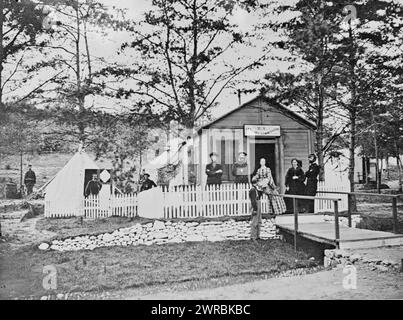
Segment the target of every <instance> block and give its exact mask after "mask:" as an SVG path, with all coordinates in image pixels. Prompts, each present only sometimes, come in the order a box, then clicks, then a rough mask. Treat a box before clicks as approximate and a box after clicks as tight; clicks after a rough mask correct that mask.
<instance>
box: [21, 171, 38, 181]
mask: <svg viewBox="0 0 403 320" xmlns="http://www.w3.org/2000/svg"><path fill="white" fill-rule="evenodd" d="M35 183H36V175H35V172H33V171H32V170H28V171H27V172H26V173H25V177H24V184H35Z"/></svg>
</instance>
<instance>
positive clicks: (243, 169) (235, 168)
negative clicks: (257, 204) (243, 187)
mask: <svg viewBox="0 0 403 320" xmlns="http://www.w3.org/2000/svg"><path fill="white" fill-rule="evenodd" d="M232 175H233V176H234V177H235V183H248V182H249V180H248V163H247V162H243V163H240V162H235V163H234V164H233V165H232Z"/></svg>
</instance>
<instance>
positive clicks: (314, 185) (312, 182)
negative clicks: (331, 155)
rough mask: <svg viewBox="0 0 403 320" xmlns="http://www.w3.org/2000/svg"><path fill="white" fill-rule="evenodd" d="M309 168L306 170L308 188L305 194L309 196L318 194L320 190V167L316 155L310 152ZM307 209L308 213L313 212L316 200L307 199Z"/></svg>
mask: <svg viewBox="0 0 403 320" xmlns="http://www.w3.org/2000/svg"><path fill="white" fill-rule="evenodd" d="M308 160H309V169H308V171H307V172H305V177H306V188H305V194H306V195H307V196H312V197H314V196H316V191H317V190H318V175H319V171H320V168H319V166H318V165H317V164H316V156H315V155H314V154H310V155H309V156H308ZM305 209H306V211H307V212H308V213H313V212H314V209H315V200H305Z"/></svg>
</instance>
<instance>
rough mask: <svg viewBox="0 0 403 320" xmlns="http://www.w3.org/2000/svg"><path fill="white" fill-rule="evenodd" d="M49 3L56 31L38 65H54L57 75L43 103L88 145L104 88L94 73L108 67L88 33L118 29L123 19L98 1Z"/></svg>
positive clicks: (43, 96) (54, 30)
mask: <svg viewBox="0 0 403 320" xmlns="http://www.w3.org/2000/svg"><path fill="white" fill-rule="evenodd" d="M46 4H47V5H49V7H50V8H52V9H51V10H52V19H53V22H52V23H51V25H53V28H52V29H53V34H52V39H51V41H50V43H49V44H48V45H47V46H46V50H47V51H46V52H47V57H46V60H44V61H42V62H40V63H38V64H37V66H36V67H42V68H45V67H47V68H49V67H50V68H53V69H54V70H55V71H54V72H55V74H56V75H57V76H56V77H55V78H54V79H53V80H52V82H51V83H52V86H50V87H49V89H48V90H44V91H43V95H42V102H43V103H44V104H45V105H48V106H50V107H51V108H54V110H55V117H58V118H59V119H60V120H64V121H65V122H66V123H68V124H69V125H73V126H74V127H75V128H76V130H75V132H70V134H72V135H73V136H74V137H75V139H76V140H78V141H80V142H82V143H83V144H84V145H85V144H86V143H87V142H88V141H87V140H88V134H89V133H90V132H91V131H90V130H89V127H91V124H92V123H93V122H94V121H93V120H94V119H93V117H94V116H95V115H96V114H97V113H96V112H94V111H96V106H95V103H96V102H95V98H96V97H98V96H101V95H102V89H103V85H102V83H101V82H97V81H96V79H95V77H94V74H95V73H96V72H98V71H99V70H100V69H101V68H102V67H104V66H105V61H104V59H103V57H100V58H97V57H95V56H94V53H93V52H92V48H91V43H90V36H89V32H90V31H92V32H95V33H97V32H98V33H101V34H102V32H103V29H105V28H108V29H109V30H116V29H118V28H119V23H123V22H122V21H123V19H121V20H119V19H118V18H115V17H114V16H113V13H116V12H115V11H114V10H110V9H108V8H107V7H106V6H105V5H104V4H103V3H101V2H100V1H95V0H47V1H46ZM119 12H120V13H121V11H119ZM103 35H104V36H105V38H106V34H105V33H103ZM55 101H57V105H58V106H57V107H55V106H54V105H55V104H54V102H55Z"/></svg>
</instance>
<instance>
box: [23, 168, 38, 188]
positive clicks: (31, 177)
mask: <svg viewBox="0 0 403 320" xmlns="http://www.w3.org/2000/svg"><path fill="white" fill-rule="evenodd" d="M35 183H36V175H35V172H34V171H33V170H32V165H31V164H29V165H28V171H27V172H26V173H25V177H24V184H25V187H26V188H27V195H30V194H31V193H32V190H33V188H34V185H35Z"/></svg>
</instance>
